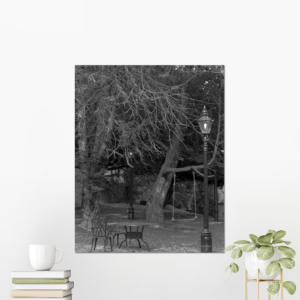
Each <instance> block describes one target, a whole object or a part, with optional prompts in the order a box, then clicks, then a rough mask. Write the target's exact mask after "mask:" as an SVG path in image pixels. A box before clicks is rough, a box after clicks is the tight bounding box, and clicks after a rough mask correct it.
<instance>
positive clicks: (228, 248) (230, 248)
mask: <svg viewBox="0 0 300 300" xmlns="http://www.w3.org/2000/svg"><path fill="white" fill-rule="evenodd" d="M235 247H236V246H235V245H230V246H228V247H226V248H225V249H224V252H226V251H231V250H233V249H234V248H235Z"/></svg>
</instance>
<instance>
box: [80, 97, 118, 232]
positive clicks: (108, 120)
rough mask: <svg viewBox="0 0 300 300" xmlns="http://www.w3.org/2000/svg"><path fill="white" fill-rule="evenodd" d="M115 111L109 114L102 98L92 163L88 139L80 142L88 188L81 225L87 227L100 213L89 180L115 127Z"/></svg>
mask: <svg viewBox="0 0 300 300" xmlns="http://www.w3.org/2000/svg"><path fill="white" fill-rule="evenodd" d="M113 112H114V109H113V110H112V112H111V114H110V115H109V112H107V111H106V107H105V100H103V99H100V102H99V114H98V118H97V127H96V132H95V139H94V146H93V147H92V149H93V150H92V153H91V157H90V159H89V161H90V162H91V164H90V165H89V164H88V152H87V151H88V149H87V146H86V143H87V139H86V138H85V139H84V138H83V139H82V142H81V144H80V143H79V144H80V145H82V151H80V146H79V151H80V152H82V155H84V156H82V162H83V166H84V168H83V169H84V170H85V176H84V182H85V183H86V185H85V186H86V189H85V190H84V195H85V197H84V200H85V202H84V212H83V218H82V222H81V226H82V227H84V228H87V229H90V228H91V227H92V219H93V218H96V217H97V216H99V215H100V201H97V199H94V198H93V194H92V185H91V183H90V182H89V178H92V177H93V175H94V174H95V170H96V166H97V165H98V164H99V162H100V159H101V157H102V156H103V155H104V153H105V150H106V146H107V141H108V140H109V138H110V133H111V130H112V128H113V121H114V118H113ZM82 115H83V114H82ZM79 123H80V122H78V124H79ZM82 123H84V126H85V122H84V121H82ZM82 127H83V126H82ZM81 131H82V132H86V131H85V130H83V128H82V129H81ZM78 132H79V131H78ZM83 141H85V149H86V151H84V149H83V148H84V143H83Z"/></svg>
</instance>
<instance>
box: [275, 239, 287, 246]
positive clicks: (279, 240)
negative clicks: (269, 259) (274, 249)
mask: <svg viewBox="0 0 300 300" xmlns="http://www.w3.org/2000/svg"><path fill="white" fill-rule="evenodd" d="M280 243H285V244H286V245H289V244H290V243H291V242H288V241H283V240H281V239H277V240H273V244H280Z"/></svg>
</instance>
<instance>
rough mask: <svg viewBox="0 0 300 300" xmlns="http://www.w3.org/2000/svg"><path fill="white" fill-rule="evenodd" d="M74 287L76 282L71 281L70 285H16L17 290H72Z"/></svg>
mask: <svg viewBox="0 0 300 300" xmlns="http://www.w3.org/2000/svg"><path fill="white" fill-rule="evenodd" d="M73 287H74V282H73V281H69V282H68V283H46V284H45V283H38V284H33V283H26V284H24V283H22V284H21V283H20V284H15V290H63V291H66V290H70V289H72V288H73Z"/></svg>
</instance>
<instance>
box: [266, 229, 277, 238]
mask: <svg viewBox="0 0 300 300" xmlns="http://www.w3.org/2000/svg"><path fill="white" fill-rule="evenodd" d="M268 233H272V237H273V236H274V234H275V233H276V231H275V230H271V229H270V230H268Z"/></svg>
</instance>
